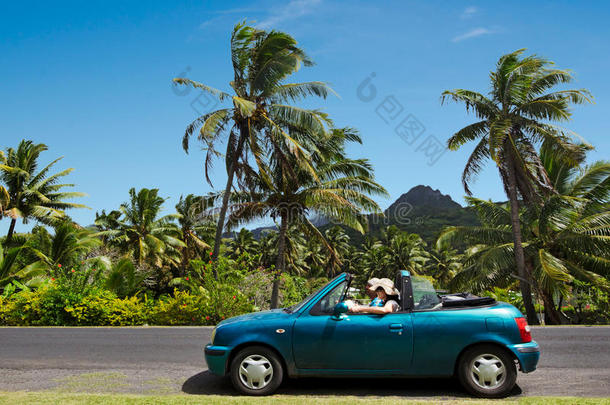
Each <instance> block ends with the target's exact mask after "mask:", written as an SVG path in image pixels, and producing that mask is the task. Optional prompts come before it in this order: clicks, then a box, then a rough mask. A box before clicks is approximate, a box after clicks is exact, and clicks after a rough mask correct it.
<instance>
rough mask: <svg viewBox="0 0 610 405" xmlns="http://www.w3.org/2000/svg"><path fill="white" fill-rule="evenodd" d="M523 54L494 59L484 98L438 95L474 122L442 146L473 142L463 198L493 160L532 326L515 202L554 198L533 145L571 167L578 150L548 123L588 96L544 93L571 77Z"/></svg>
mask: <svg viewBox="0 0 610 405" xmlns="http://www.w3.org/2000/svg"><path fill="white" fill-rule="evenodd" d="M523 52H524V50H523V49H520V50H518V51H515V52H513V53H510V54H507V55H504V56H502V57H501V58H500V60H499V61H498V64H497V67H496V70H495V71H494V72H491V74H490V79H491V91H490V94H489V95H490V97H486V96H484V95H482V94H480V93H477V92H474V91H470V90H463V89H457V90H450V91H445V92H443V94H442V101H443V102H444V101H445V100H448V99H449V100H453V101H456V102H463V103H464V104H465V105H466V108H467V109H468V110H470V109H472V111H473V112H474V114H475V115H476V116H477V118H479V119H480V121H478V122H475V123H473V124H470V125H468V126H466V127H464V128H462V129H461V130H459V131H458V132H456V133H455V134H454V135H453V136H451V137H450V138H449V140H448V142H447V145H448V147H449V149H452V150H457V149H459V148H460V147H461V146H462V145H464V144H465V143H467V142H470V141H476V142H477V145H476V146H475V148H474V150H473V152H472V154H471V155H470V157H469V159H468V161H467V163H466V167H465V169H464V172H463V174H462V183H463V185H464V190H465V191H466V193H467V194H468V195H470V194H471V190H470V182H471V181H472V180H473V179H474V178H475V177H476V175H477V174H478V173H479V171H480V170H481V168H482V167H483V165H484V163H485V161H486V160H487V159H491V160H493V161H494V162H495V163H496V166H497V167H498V170H499V172H500V177H501V179H502V183H503V185H504V189H505V191H506V194H507V196H508V198H509V201H510V207H511V209H512V212H511V226H512V232H513V239H514V241H513V242H514V245H515V246H514V254H515V264H516V267H517V272H518V275H519V277H520V280H521V282H520V288H521V291H522V294H523V301H524V305H525V308H526V312H527V316H528V320H530V322H532V323H535V322H536V314H535V310H534V306H533V304H532V300H531V288H530V285H531V283H532V276H531V275H530V274H528V273H527V269H526V267H525V259H524V254H523V246H522V237H521V229H520V223H519V198H522V199H523V201H524V202H525V203H526V204H528V203H532V202H537V203H540V201H541V199H542V197H543V196H548V195H550V194H553V193H554V192H555V191H554V189H553V187H552V184H551V183H550V179H549V177H548V174H547V173H546V171H545V169H544V167H543V165H542V162H541V161H540V158H539V157H538V155H537V153H536V149H535V145H537V144H540V143H541V142H543V141H544V142H546V143H547V144H548V145H549V147H552V148H553V149H555V150H557V151H558V153H562V154H563V155H565V156H566V158H567V159H572V160H573V161H574V160H576V159H578V157H579V156H581V155H582V153H581V152H582V151H581V149H580V148H578V147H576V146H575V145H574V144H573V143H572V142H571V141H570V139H571V138H570V136H569V134H568V132H567V131H565V130H564V129H561V128H559V127H557V126H554V125H552V124H550V123H548V121H567V120H569V119H570V117H571V113H570V109H569V107H570V104H571V103H577V104H578V103H584V102H587V101H590V95H589V93H588V92H587V91H586V90H561V91H552V92H548V91H549V90H550V89H552V88H553V87H554V86H556V85H558V84H563V83H569V82H570V81H571V80H572V76H571V74H570V73H569V72H568V71H565V70H559V69H555V68H553V67H552V62H549V61H548V60H545V59H543V58H539V57H537V56H526V57H522V56H521V55H522V54H523Z"/></svg>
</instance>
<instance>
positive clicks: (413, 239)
mask: <svg viewBox="0 0 610 405" xmlns="http://www.w3.org/2000/svg"><path fill="white" fill-rule="evenodd" d="M382 243H383V245H384V247H385V251H386V255H387V259H386V260H387V266H389V267H390V268H391V269H393V270H394V271H396V270H400V269H404V270H409V271H411V272H412V273H414V274H420V273H422V272H423V269H424V265H425V264H426V262H427V261H428V260H429V254H428V252H426V249H425V246H426V242H424V241H423V239H422V238H421V237H420V236H419V235H417V234H414V233H406V232H402V231H400V230H399V229H398V228H397V227H396V226H395V225H392V226H389V227H388V228H387V229H385V230H384V231H383V232H382Z"/></svg>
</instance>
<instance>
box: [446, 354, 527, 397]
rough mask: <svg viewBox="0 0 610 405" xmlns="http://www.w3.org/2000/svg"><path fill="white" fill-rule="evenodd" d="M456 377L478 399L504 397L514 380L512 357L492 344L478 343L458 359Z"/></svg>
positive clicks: (515, 372) (515, 371)
mask: <svg viewBox="0 0 610 405" xmlns="http://www.w3.org/2000/svg"><path fill="white" fill-rule="evenodd" d="M458 377H459V379H460V382H461V383H462V386H463V387H464V388H465V389H466V390H467V391H468V392H470V393H471V394H473V395H475V396H478V397H482V398H502V397H505V396H507V395H508V394H509V393H510V391H511V390H512V389H513V387H514V386H515V382H516V381H517V369H516V367H515V362H514V361H513V358H512V357H511V356H510V354H508V353H507V352H506V351H505V350H503V349H502V348H499V347H497V346H494V345H478V346H474V347H472V348H470V349H468V350H467V351H466V352H465V353H464V354H463V355H462V357H461V358H460V363H459V364H458Z"/></svg>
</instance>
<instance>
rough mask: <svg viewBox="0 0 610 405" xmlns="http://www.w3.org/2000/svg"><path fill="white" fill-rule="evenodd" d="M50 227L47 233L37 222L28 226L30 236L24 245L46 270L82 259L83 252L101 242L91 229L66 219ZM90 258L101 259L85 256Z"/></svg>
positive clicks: (69, 265)
mask: <svg viewBox="0 0 610 405" xmlns="http://www.w3.org/2000/svg"><path fill="white" fill-rule="evenodd" d="M53 231H54V232H53V233H52V234H51V233H50V232H49V231H48V230H47V229H46V228H44V227H42V226H37V227H35V228H34V229H32V237H31V238H29V239H28V241H27V242H26V244H25V245H24V248H25V249H27V250H28V251H29V252H31V255H32V256H33V257H35V258H36V259H38V261H39V262H40V265H41V266H45V267H46V269H47V271H48V273H49V274H52V272H53V271H55V269H56V268H63V269H64V270H65V269H70V268H72V267H75V266H78V265H79V263H80V262H82V261H84V260H85V259H86V256H87V253H89V252H91V251H92V250H93V249H94V248H96V247H99V246H100V245H101V244H102V242H101V240H100V239H99V238H98V237H97V234H96V233H95V232H92V231H91V230H89V229H85V228H82V227H80V226H78V225H77V224H75V223H73V222H70V221H64V222H62V223H60V224H59V225H57V226H56V227H55V228H54V230H53ZM93 260H95V261H96V262H98V261H99V260H103V259H100V258H95V259H88V261H89V262H91V261H93ZM106 262H107V261H106ZM106 264H109V263H106Z"/></svg>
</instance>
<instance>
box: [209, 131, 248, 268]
mask: <svg viewBox="0 0 610 405" xmlns="http://www.w3.org/2000/svg"><path fill="white" fill-rule="evenodd" d="M246 136H248V128H247V127H245V126H241V127H240V129H239V141H238V142H237V149H236V150H235V157H234V158H233V161H232V162H231V164H230V165H229V168H228V170H227V185H226V186H225V193H224V195H223V196H222V206H221V207H220V212H219V214H218V224H217V225H216V236H215V237H214V250H213V252H212V257H213V258H214V259H217V258H218V254H219V253H220V242H221V240H222V232H223V230H224V227H225V217H226V215H227V209H228V207H229V197H230V196H231V187H232V186H233V177H234V176H235V166H236V164H237V159H239V155H241V150H242V148H243V146H244V142H245V141H246ZM212 272H213V274H214V278H215V279H217V278H218V273H217V272H216V268H214V269H213V270H212Z"/></svg>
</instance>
